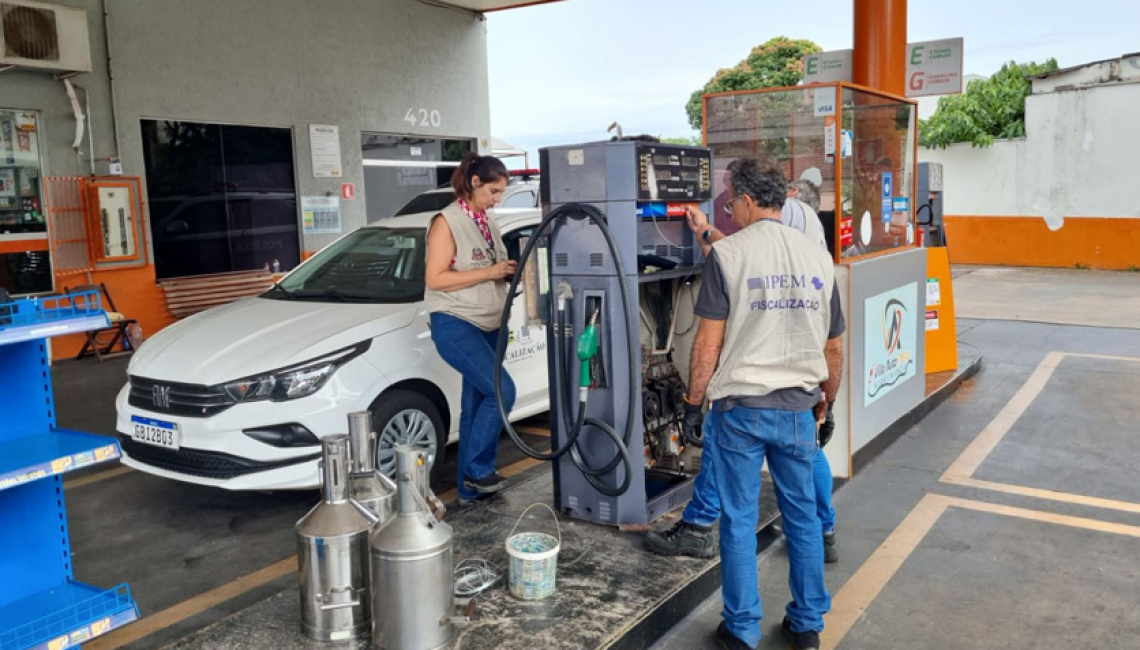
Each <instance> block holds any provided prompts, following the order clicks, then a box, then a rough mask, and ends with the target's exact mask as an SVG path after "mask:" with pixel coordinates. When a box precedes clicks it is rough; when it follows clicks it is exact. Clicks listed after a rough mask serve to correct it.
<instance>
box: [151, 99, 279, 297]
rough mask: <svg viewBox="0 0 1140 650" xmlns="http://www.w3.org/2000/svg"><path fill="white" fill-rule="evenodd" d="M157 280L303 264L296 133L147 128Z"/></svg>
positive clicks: (163, 124) (182, 125)
mask: <svg viewBox="0 0 1140 650" xmlns="http://www.w3.org/2000/svg"><path fill="white" fill-rule="evenodd" d="M142 135H143V156H144V159H145V164H146V186H147V197H148V200H149V203H150V210H149V213H150V231H151V237H152V240H153V242H154V263H155V274H156V275H157V277H158V279H160V280H162V279H165V278H175V277H183V276H189V275H207V274H211V273H228V272H232V271H251V270H256V269H261V268H265V267H266V265H268V266H269V267H271V268H272V267H274V266H275V265H274V262H277V264H279V265H280V268H281V269H282V270H284V271H287V270H289V269H292V268H293V267H294V266H296V265H297V264H298V263H300V260H301V246H300V235H299V233H298V212H297V188H296V182H295V177H294V172H293V132H292V130H291V129H283V128H270V127H259V126H236V125H221V124H204V123H200V122H179V121H170V120H143V121H142Z"/></svg>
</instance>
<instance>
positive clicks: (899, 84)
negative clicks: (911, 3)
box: [851, 0, 907, 97]
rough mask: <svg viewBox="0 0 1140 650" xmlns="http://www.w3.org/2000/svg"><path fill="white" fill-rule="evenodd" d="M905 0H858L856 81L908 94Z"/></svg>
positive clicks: (889, 91)
mask: <svg viewBox="0 0 1140 650" xmlns="http://www.w3.org/2000/svg"><path fill="white" fill-rule="evenodd" d="M906 2H907V0H855V41H854V42H855V53H854V55H853V57H852V75H851V76H852V81H854V82H855V83H857V84H859V85H861V86H867V87H868V88H874V89H876V90H882V91H884V92H888V93H891V94H893V95H898V96H899V97H906Z"/></svg>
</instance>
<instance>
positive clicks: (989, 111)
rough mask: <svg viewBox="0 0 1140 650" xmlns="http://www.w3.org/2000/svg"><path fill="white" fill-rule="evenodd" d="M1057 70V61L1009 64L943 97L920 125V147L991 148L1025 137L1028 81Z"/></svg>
mask: <svg viewBox="0 0 1140 650" xmlns="http://www.w3.org/2000/svg"><path fill="white" fill-rule="evenodd" d="M1056 69H1057V60H1056V59H1049V60H1047V61H1045V63H1034V62H1032V61H1031V62H1029V63H1016V62H1014V61H1010V62H1009V63H1007V64H1005V65H1003V66H1002V68H1001V70H1000V71H998V72H997V74H995V75H994V76H992V77H990V78H989V79H980V80H978V81H973V82H971V83H970V85H969V86H968V87H967V88H966V92H965V93H962V94H961V95H949V96H946V97H943V98H942V99H940V100H938V110H936V111H935V112H934V115H931V116H930V119H926V120H922V121H921V122H920V123H919V128H918V137H919V140H918V141H919V143H920V144H922V145H923V146H925V147H931V148H935V147H941V148H943V149H945V148H946V147H947V146H949V145H951V144H954V143H956V142H970V143H972V144H973V145H974V146H975V147H989V146H991V145H993V143H994V140H995V139H997V138H1020V137H1025V98H1026V97H1028V96H1029V92H1030V89H1031V86H1030V82H1029V77H1031V76H1033V75H1037V74H1042V73H1045V72H1052V71H1053V70H1056Z"/></svg>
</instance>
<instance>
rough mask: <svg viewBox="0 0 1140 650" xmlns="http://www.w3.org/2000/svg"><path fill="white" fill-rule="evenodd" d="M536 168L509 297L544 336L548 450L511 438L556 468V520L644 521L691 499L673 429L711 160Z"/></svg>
mask: <svg viewBox="0 0 1140 650" xmlns="http://www.w3.org/2000/svg"><path fill="white" fill-rule="evenodd" d="M540 157H541V165H542V177H541V192H542V204H543V209H544V212H545V216H544V219H543V221H542V223H541V224H540V225H539V226H538V228H537V229H536V231H535V233H534V235H533V236H532V237H531V238H530V239H529V241H528V242H527V243H526V247H525V249H524V251H523V255H522V260H523V262H522V263H521V264H520V267H519V271H518V273H517V274H516V276H515V278H514V279H513V280H512V288H511V293H510V294H508V295H515V293H516V292H518V291H520V287H522V288H523V289H525V292H526V297H527V299H526V305H527V311H528V320H529V321H530V322H536V321H541V322H543V323H545V324H546V325H547V337H548V341H547V343H548V348H547V349H548V359H549V375H550V402H551V431H552V437H551V444H552V448H551V450H550V451H549V452H539V451H536V450H534V449H530V448H529V447H527V446H526V445H525V444H524V443H523V441H522V440H521V439H520V438H519V437H518V435H517V434H515V432H514V431H513V429H511V428H510V427H509V425H508V427H507V429H508V432H509V433H511V435H512V437H513V438H514V440H515V442H516V444H519V446H520V448H522V449H523V451H524V452H526V453H527V454H528V455H530V456H532V457H534V458H539V459H543V460H553V461H555V465H554V484H555V485H554V499H555V505H556V506H557V508H558V509H559V510H560V511H561V512H562V513H564V514H566V515H568V516H571V517H575V518H578V519H583V520H587V521H592V522H596V523H601V524H609V525H638V524H647V523H650V522H652V521H654V520H655V519H657V518H658V517H660V516H662V515H664V514H665V513H667V512H669V511H670V510H673V509H674V508H677V507H678V506H680V505H682V504H684V503H685V502H686V501H688V500H689V498H690V497H691V496H692V491H693V486H692V481H693V478H694V477H695V476H696V473H697V472H698V471H699V470H700V449H699V444H700V441H699V440H687V439H685V436H684V435H683V432H682V427H681V420H682V417H683V412H684V405H683V396H684V394H685V390H686V385H685V379H686V377H687V371H688V354H689V348H690V346H691V341H692V336H693V335H694V334H695V327H694V325H695V322H696V318H695V315H694V314H693V307H694V305H695V302H696V300H695V298H696V295H695V293H694V292H695V291H696V289H697V287H696V282H697V281H698V280H699V275H700V272H701V269H702V266H703V258H702V256H701V251H700V246H699V244H698V242H697V241H696V238H695V237H694V236H693V234H692V233H691V232H690V230H689V228H688V226H687V225H686V223H685V219H686V215H685V207H686V205H695V206H697V207H699V208H701V209H702V210H703V211H704V212H705V213H706V214H710V213H711V201H712V155H711V153H710V152H709V150H708V149H704V148H700V147H686V146H675V145H663V144H659V143H657V142H648V141H644V140H636V139H635V140H616V141H609V142H598V143H590V144H582V145H570V146H558V147H549V148H546V149H542V150H541V151H540ZM508 302H509V301H508ZM508 309H509V304H508ZM508 319H509V311H508V313H506V314H504V315H503V328H502V329H501V330H500V340H499V359H500V361H501V360H502V357H503V354H504V352H505V349H506V342H507V336H508V335H509V332H508V331H507V326H506V323H507V322H508ZM500 365H501V364H500ZM496 372H501V368H497V370H496ZM502 410H503V409H502V405H501V400H500V411H502ZM504 415H505V414H504ZM504 421H506V418H505V417H504Z"/></svg>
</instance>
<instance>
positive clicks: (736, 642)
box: [716, 621, 756, 650]
mask: <svg viewBox="0 0 1140 650" xmlns="http://www.w3.org/2000/svg"><path fill="white" fill-rule="evenodd" d="M716 646H717V647H718V648H720V650H756V649H755V648H753V647H752V646H750V645H748V644H747V643H745V642H743V641H741V640H740V637H738V636H736V635H735V634H733V633H732V632H729V631H728V625H726V624H725V622H724V621H721V622H720V625H719V626H717V628H716Z"/></svg>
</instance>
